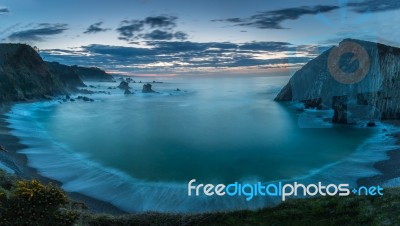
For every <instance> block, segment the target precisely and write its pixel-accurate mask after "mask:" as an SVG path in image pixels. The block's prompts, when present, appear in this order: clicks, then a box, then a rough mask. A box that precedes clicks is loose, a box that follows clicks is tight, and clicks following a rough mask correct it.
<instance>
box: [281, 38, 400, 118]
mask: <svg viewBox="0 0 400 226" xmlns="http://www.w3.org/2000/svg"><path fill="white" fill-rule="evenodd" d="M338 52H339V53H340V54H339V55H338V54H337V53H338ZM349 75H350V76H349ZM346 76H347V77H346ZM318 99H320V100H321V107H322V108H332V109H334V117H333V119H332V121H333V122H335V123H350V122H356V121H358V120H374V119H400V49H399V48H395V47H391V46H387V45H383V44H379V43H373V42H367V41H361V40H355V39H345V40H343V41H342V42H341V43H340V44H339V46H338V47H332V48H330V49H329V50H327V51H325V52H323V53H322V54H321V55H319V56H318V57H316V58H315V59H313V60H311V61H310V62H308V63H307V64H306V65H304V66H303V67H302V68H301V69H300V70H298V71H297V72H296V73H295V74H294V75H293V76H292V78H291V79H290V81H289V83H288V84H287V85H286V86H285V87H283V89H282V90H281V91H280V92H279V94H278V95H277V97H276V98H275V100H276V101H302V102H304V103H313V101H312V100H318Z"/></svg>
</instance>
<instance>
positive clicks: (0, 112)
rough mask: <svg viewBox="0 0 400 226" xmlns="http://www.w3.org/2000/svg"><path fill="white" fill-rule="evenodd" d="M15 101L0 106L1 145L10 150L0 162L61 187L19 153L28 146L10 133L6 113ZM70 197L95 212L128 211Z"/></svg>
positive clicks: (27, 176)
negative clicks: (30, 164)
mask: <svg viewBox="0 0 400 226" xmlns="http://www.w3.org/2000/svg"><path fill="white" fill-rule="evenodd" d="M13 104H15V103H11V104H7V105H2V106H0V141H1V143H0V145H3V146H4V147H5V148H6V149H7V150H8V152H4V151H2V152H0V163H2V164H4V166H6V167H7V168H10V169H11V170H13V171H14V174H15V175H16V176H17V177H19V178H22V179H27V180H31V179H37V180H39V181H40V182H42V183H53V184H56V185H57V186H59V187H61V186H62V183H61V182H59V181H57V180H53V179H50V178H47V177H44V176H42V175H40V174H39V172H38V171H37V170H36V169H34V168H32V167H29V166H28V159H27V156H26V155H24V154H20V153H18V151H19V150H22V149H24V148H27V146H26V145H24V144H21V143H20V140H19V138H17V137H15V136H13V135H12V134H10V129H9V127H8V123H7V122H6V120H5V118H6V117H7V116H5V114H6V113H7V112H9V111H10V109H11V107H12V105H13ZM66 193H67V195H68V197H69V198H70V199H71V200H73V201H78V202H79V201H81V202H83V203H85V205H86V206H87V207H88V208H89V211H91V212H93V213H108V214H113V215H122V214H126V213H127V212H125V211H123V210H121V209H120V208H118V207H116V206H114V205H112V204H111V203H108V202H105V201H102V200H98V199H95V198H92V197H89V196H87V195H84V194H80V193H77V192H66Z"/></svg>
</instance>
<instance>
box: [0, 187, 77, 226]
mask: <svg viewBox="0 0 400 226" xmlns="http://www.w3.org/2000/svg"><path fill="white" fill-rule="evenodd" d="M67 203H68V197H67V196H66V194H65V193H64V192H63V191H62V190H61V189H60V188H58V187H57V186H55V185H53V184H51V183H49V184H48V185H43V184H41V183H40V182H38V181H37V180H32V181H23V180H21V181H18V182H17V184H16V186H15V187H14V188H13V189H12V190H11V192H10V194H9V195H8V196H7V195H6V194H5V193H2V194H0V225H72V224H73V222H74V221H75V220H76V219H77V218H78V214H77V213H76V212H73V211H70V210H66V209H65V208H64V207H65V205H66V204H67Z"/></svg>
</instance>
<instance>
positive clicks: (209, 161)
mask: <svg viewBox="0 0 400 226" xmlns="http://www.w3.org/2000/svg"><path fill="white" fill-rule="evenodd" d="M133 79H134V80H135V82H136V83H130V86H131V87H132V90H131V91H134V92H135V93H134V94H131V95H125V94H123V93H124V91H123V90H120V89H110V88H108V87H111V88H113V87H116V86H117V85H118V83H96V82H92V83H88V84H90V85H92V86H91V87H92V88H89V89H91V90H93V91H107V92H110V95H107V94H93V95H90V97H91V98H93V99H94V100H95V101H94V102H84V101H75V102H63V101H56V102H54V101H53V102H41V103H31V104H18V105H15V106H14V107H13V109H12V110H11V112H10V113H9V114H8V121H9V123H10V127H11V128H12V133H13V134H14V135H16V136H18V137H19V138H20V139H21V142H22V143H24V144H26V145H27V146H28V147H29V148H27V149H25V150H22V151H21V152H22V153H25V154H26V155H27V156H28V164H29V165H30V166H32V167H34V168H36V169H38V171H39V172H40V173H41V174H43V175H44V176H48V177H50V178H53V179H56V180H59V181H61V182H62V183H63V188H64V189H66V190H67V191H74V192H81V193H83V194H86V195H89V196H91V197H94V198H98V199H101V200H104V201H108V202H111V203H112V204H114V205H116V206H118V207H120V208H122V209H124V210H126V211H130V212H140V211H161V212H208V211H220V210H235V209H254V208H259V207H263V206H268V205H270V204H276V203H277V200H272V199H271V200H268V199H257V200H253V201H251V202H246V201H245V200H244V199H242V198H239V197H238V198H220V197H218V198H208V197H188V196H187V187H186V186H187V182H188V181H189V180H191V179H196V180H197V181H198V182H199V183H232V182H235V181H239V182H246V181H261V182H269V181H277V180H294V179H299V180H300V181H301V180H303V181H309V182H312V181H316V180H321V181H326V182H327V183H328V182H339V181H340V182H345V183H353V184H354V183H355V180H356V178H359V177H361V176H368V175H373V174H376V173H377V172H376V170H374V169H373V168H372V167H371V166H372V162H373V160H377V159H384V158H386V156H385V152H384V150H383V149H382V148H377V147H376V145H381V143H380V142H382V140H381V139H383V138H382V137H376V136H377V135H376V133H375V132H376V130H377V129H376V128H360V127H357V126H332V125H331V124H330V123H329V122H328V121H329V117H331V114H332V112H330V111H321V112H320V113H319V112H318V111H312V110H311V111H306V112H300V111H296V106H293V105H292V104H287V103H278V102H275V101H273V99H274V97H275V96H276V94H277V93H278V92H279V90H280V89H281V87H283V85H284V84H285V83H287V81H288V77H287V76H265V77H262V76H190V77H189V76H187V77H185V76H176V77H160V78H153V77H151V78H148V77H147V78H146V77H133ZM153 80H154V81H156V82H154V83H153ZM139 82H141V83H139ZM144 82H150V83H151V84H152V85H153V89H154V90H155V91H157V93H150V94H148V93H141V89H142V86H143V83H144ZM177 89H179V90H177ZM305 115H306V116H311V117H304V116H305ZM307 118H309V121H310V123H308V119H307ZM304 125H308V126H304ZM374 136H375V137H374ZM385 139H386V138H385ZM378 141H379V142H378ZM387 142H388V144H389V143H390V142H392V141H387ZM374 145H375V146H374ZM367 146H368V147H367ZM367 149H368V150H369V151H366V150H367ZM376 152H379V154H377V153H376ZM372 153H373V154H372ZM346 180H347V181H346ZM301 182H302V181H301Z"/></svg>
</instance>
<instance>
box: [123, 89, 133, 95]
mask: <svg viewBox="0 0 400 226" xmlns="http://www.w3.org/2000/svg"><path fill="white" fill-rule="evenodd" d="M124 94H125V95H129V94H132V92H131V91H130V90H129V89H125V91H124Z"/></svg>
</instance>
